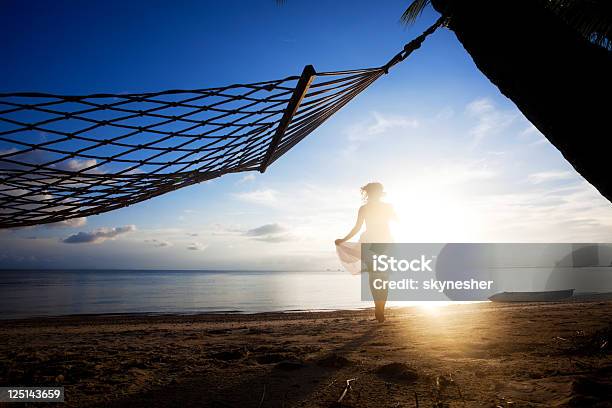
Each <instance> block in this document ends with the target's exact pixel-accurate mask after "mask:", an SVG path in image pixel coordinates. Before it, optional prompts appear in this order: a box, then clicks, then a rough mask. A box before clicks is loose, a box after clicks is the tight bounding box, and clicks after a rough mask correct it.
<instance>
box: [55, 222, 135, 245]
mask: <svg viewBox="0 0 612 408" xmlns="http://www.w3.org/2000/svg"><path fill="white" fill-rule="evenodd" d="M135 230H136V226H135V225H125V226H123V227H115V228H107V227H104V228H98V229H96V230H93V231H91V232H79V233H77V234H74V235H70V236H69V237H68V238H65V239H64V240H62V242H63V243H65V244H90V243H97V242H103V241H105V240H107V239H113V238H116V237H118V236H119V235H122V234H126V233H128V232H132V231H135Z"/></svg>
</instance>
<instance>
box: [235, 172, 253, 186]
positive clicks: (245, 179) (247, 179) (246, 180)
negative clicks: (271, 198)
mask: <svg viewBox="0 0 612 408" xmlns="http://www.w3.org/2000/svg"><path fill="white" fill-rule="evenodd" d="M255 178H256V177H255V175H254V174H247V175H245V176H243V177H242V178H241V179H240V180H238V182H237V183H236V184H244V183H249V182H251V181H255Z"/></svg>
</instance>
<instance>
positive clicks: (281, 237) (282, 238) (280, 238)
mask: <svg viewBox="0 0 612 408" xmlns="http://www.w3.org/2000/svg"><path fill="white" fill-rule="evenodd" d="M253 239H254V240H255V241H261V242H270V243H278V242H287V241H291V240H293V237H291V235H289V234H275V235H265V236H262V237H256V238H253Z"/></svg>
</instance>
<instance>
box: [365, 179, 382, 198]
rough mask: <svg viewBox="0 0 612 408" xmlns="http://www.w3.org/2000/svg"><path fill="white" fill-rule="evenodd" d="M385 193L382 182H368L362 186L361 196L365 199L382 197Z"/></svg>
mask: <svg viewBox="0 0 612 408" xmlns="http://www.w3.org/2000/svg"><path fill="white" fill-rule="evenodd" d="M384 194H385V193H384V191H383V185H382V184H381V183H368V184H366V185H365V186H363V187H361V196H362V197H363V199H364V200H365V201H369V200H371V199H378V198H381V197H382V196H383V195H384Z"/></svg>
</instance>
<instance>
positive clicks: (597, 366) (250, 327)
mask: <svg viewBox="0 0 612 408" xmlns="http://www.w3.org/2000/svg"><path fill="white" fill-rule="evenodd" d="M372 315H373V312H372V310H362V311H335V312H312V313H291V314H282V313H266V314H255V315H231V314H220V315H197V316H175V315H172V316H169V315H163V316H143V315H103V316H71V317H61V318H44V319H42V318H41V319H27V320H13V321H2V322H0V327H1V328H2V330H1V333H2V334H1V338H2V342H0V359H1V361H0V364H1V366H0V367H1V370H0V382H1V385H13V386H15V385H29V386H31V385H63V386H64V387H65V394H66V404H65V405H62V406H70V407H73V406H74V407H77V406H78V407H88V406H92V407H99V406H105V407H165V406H176V407H190V406H200V407H202V406H203V407H221V408H223V407H225V408H227V407H340V406H343V407H415V406H417V399H418V406H419V407H438V408H441V407H557V406H558V407H562V406H578V407H591V406H592V407H607V406H612V402H610V401H612V353H610V350H611V345H610V344H608V343H607V341H608V336H609V335H610V333H612V329H611V326H610V324H611V323H610V322H612V302H609V301H600V302H573V303H547V304H517V305H512V304H505V305H501V304H491V303H482V304H471V305H452V306H446V307H439V308H405V309H393V310H391V311H389V313H388V320H387V322H385V323H384V324H379V323H377V322H375V321H374V320H373V316H372ZM347 380H352V381H350V387H347ZM345 391H346V392H345ZM343 394H344V397H343V398H342V401H341V402H340V403H338V400H339V399H340V397H341V396H342V395H343ZM56 406H57V405H56Z"/></svg>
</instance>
